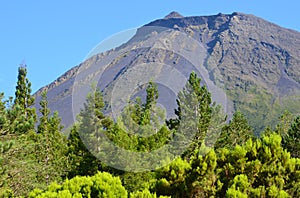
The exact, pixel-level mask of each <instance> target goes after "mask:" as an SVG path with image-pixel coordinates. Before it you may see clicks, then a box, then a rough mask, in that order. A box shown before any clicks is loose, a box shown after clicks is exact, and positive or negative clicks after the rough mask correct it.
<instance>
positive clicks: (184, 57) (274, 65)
mask: <svg viewBox="0 0 300 198" xmlns="http://www.w3.org/2000/svg"><path fill="white" fill-rule="evenodd" d="M191 71H196V72H197V73H198V74H199V76H200V77H201V78H202V80H203V81H202V82H203V83H204V84H206V85H207V86H208V88H209V90H210V91H211V92H212V95H213V99H214V101H216V102H217V103H220V104H222V105H223V107H224V109H225V111H226V112H227V113H228V114H231V113H232V112H233V111H235V110H237V109H239V110H241V111H242V112H243V113H244V114H246V116H247V117H248V118H249V120H250V123H251V124H252V126H254V127H255V129H256V131H259V130H261V129H262V128H263V127H265V126H271V127H274V126H273V125H272V124H273V123H274V121H275V120H276V119H277V118H278V116H279V115H280V114H281V113H282V112H283V111H284V110H285V109H287V110H289V111H291V112H292V113H295V114H298V113H300V111H299V107H300V33H299V32H297V31H293V30H290V29H285V28H282V27H280V26H278V25H276V24H273V23H270V22H268V21H265V20H263V19H261V18H258V17H255V16H253V15H248V14H242V13H232V14H218V15H213V16H195V17H183V16H182V15H180V14H178V13H176V12H172V13H170V14H169V15H167V16H166V17H165V18H164V19H159V20H156V21H153V22H151V23H149V24H147V25H145V26H143V27H141V28H139V29H138V31H137V32H136V34H135V35H134V36H133V37H132V38H131V39H130V40H129V41H128V42H126V43H124V44H122V45H121V46H120V47H118V48H115V49H112V50H109V51H107V52H103V53H99V54H96V55H94V56H93V57H91V58H89V59H87V60H86V61H84V62H83V63H81V64H80V65H78V66H76V67H74V68H72V69H70V70H69V71H68V72H66V73H65V74H63V75H62V76H61V77H59V78H58V79H57V80H55V81H54V82H53V83H51V84H50V85H48V86H46V87H43V88H41V89H40V90H39V91H38V92H37V93H35V97H36V98H37V104H38V101H39V99H40V94H41V91H43V90H47V91H48V99H49V106H50V108H51V109H52V110H53V111H54V110H57V111H58V112H59V113H60V115H61V117H62V123H63V124H64V125H65V127H66V128H67V127H69V126H70V125H71V124H72V123H73V122H74V118H75V115H76V113H78V111H79V109H80V107H82V102H83V101H84V98H85V97H86V95H87V94H88V92H89V91H90V85H91V84H93V83H96V85H97V86H98V87H100V88H101V90H103V92H104V95H105V99H106V103H107V106H108V107H109V108H108V109H110V110H108V111H107V112H108V113H109V112H110V113H114V112H119V111H120V110H121V109H122V107H123V106H124V104H125V103H126V102H127V101H128V100H129V99H130V98H133V97H135V96H137V95H140V96H143V95H144V91H143V90H144V88H145V83H147V81H149V80H153V81H155V82H157V83H158V85H159V91H160V98H159V103H160V104H161V106H163V107H164V108H165V109H166V111H167V113H168V117H171V116H172V115H173V114H172V112H173V109H174V108H175V106H176V102H175V99H176V94H177V92H178V91H179V90H181V88H182V87H183V86H184V84H185V80H186V78H187V77H188V75H189V73H190V72H191ZM111 110H113V111H111ZM116 115H117V113H116Z"/></svg>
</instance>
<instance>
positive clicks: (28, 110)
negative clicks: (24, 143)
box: [8, 67, 36, 134]
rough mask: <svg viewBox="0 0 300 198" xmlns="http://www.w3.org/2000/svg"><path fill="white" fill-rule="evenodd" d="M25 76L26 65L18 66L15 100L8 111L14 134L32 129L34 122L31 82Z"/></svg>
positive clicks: (11, 129) (34, 113)
mask: <svg viewBox="0 0 300 198" xmlns="http://www.w3.org/2000/svg"><path fill="white" fill-rule="evenodd" d="M26 76H27V69H26V67H19V72H18V80H17V86H16V92H15V100H14V104H13V106H12V108H11V109H10V110H9V111H8V113H9V119H10V122H11V127H10V131H11V132H13V133H15V134H25V133H28V132H29V131H30V130H31V131H32V130H34V126H35V123H36V112H35V109H34V108H33V107H32V105H33V104H34V97H33V96H31V83H30V82H29V80H28V79H27V77H26Z"/></svg>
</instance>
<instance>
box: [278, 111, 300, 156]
mask: <svg viewBox="0 0 300 198" xmlns="http://www.w3.org/2000/svg"><path fill="white" fill-rule="evenodd" d="M282 146H283V147H284V148H286V149H287V150H288V151H289V152H290V153H291V155H292V156H293V157H296V158H300V116H298V117H297V118H296V119H295V120H294V121H293V122H292V124H291V126H290V129H289V130H288V132H287V134H286V135H285V136H284V137H283V141H282Z"/></svg>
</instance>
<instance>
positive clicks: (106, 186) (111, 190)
mask: <svg viewBox="0 0 300 198" xmlns="http://www.w3.org/2000/svg"><path fill="white" fill-rule="evenodd" d="M29 197H32V198H33V197H37V198H44V197H45V198H46V197H49V198H50V197H58V198H59V197H61V198H65V197H89V198H92V197H104V198H110V197H111V198H115V197H120V198H122V197H124V198H127V191H126V190H125V188H124V187H123V186H122V184H121V180H120V179H119V178H117V177H113V176H112V175H111V174H109V173H105V172H104V173H101V172H99V173H97V174H96V175H94V176H91V177H89V176H76V177H74V178H72V179H70V180H68V179H67V180H66V181H65V182H64V183H63V184H61V185H59V184H57V183H52V184H51V185H50V186H48V188H47V189H46V190H44V191H43V190H39V189H35V190H33V191H32V192H30V194H29Z"/></svg>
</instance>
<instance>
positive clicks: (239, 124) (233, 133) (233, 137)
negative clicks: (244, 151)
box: [215, 111, 253, 149]
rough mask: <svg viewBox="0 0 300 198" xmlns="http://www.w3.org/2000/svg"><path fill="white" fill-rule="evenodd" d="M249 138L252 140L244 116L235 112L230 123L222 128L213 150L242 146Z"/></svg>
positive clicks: (250, 130) (250, 129) (249, 128)
mask: <svg viewBox="0 0 300 198" xmlns="http://www.w3.org/2000/svg"><path fill="white" fill-rule="evenodd" d="M249 138H253V130H252V128H251V127H250V125H249V123H248V121H247V119H246V118H245V116H244V115H243V114H242V113H241V112H239V111H237V112H235V113H234V115H233V118H232V120H231V121H230V123H229V124H228V125H226V126H224V127H223V129H222V132H221V134H220V137H219V138H218V140H217V142H216V144H215V148H216V149H218V148H223V147H228V148H233V147H235V146H236V145H243V144H244V143H245V142H246V141H247V140H248V139H249Z"/></svg>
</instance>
